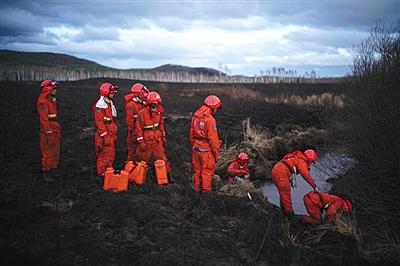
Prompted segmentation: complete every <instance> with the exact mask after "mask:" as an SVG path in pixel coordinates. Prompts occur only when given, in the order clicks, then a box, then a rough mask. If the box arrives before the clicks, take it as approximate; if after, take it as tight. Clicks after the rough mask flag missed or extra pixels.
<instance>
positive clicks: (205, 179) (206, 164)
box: [192, 150, 215, 192]
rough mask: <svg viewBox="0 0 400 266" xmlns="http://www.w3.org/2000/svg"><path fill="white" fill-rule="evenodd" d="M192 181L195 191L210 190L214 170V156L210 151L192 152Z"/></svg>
mask: <svg viewBox="0 0 400 266" xmlns="http://www.w3.org/2000/svg"><path fill="white" fill-rule="evenodd" d="M192 165H193V183H194V191H195V192H200V191H201V192H211V191H212V181H213V177H214V172H215V158H214V155H213V153H212V152H211V151H205V152H201V151H196V150H193V152H192Z"/></svg>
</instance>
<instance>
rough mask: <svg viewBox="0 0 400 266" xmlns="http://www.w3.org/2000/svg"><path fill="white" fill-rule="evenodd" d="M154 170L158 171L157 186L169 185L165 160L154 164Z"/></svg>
mask: <svg viewBox="0 0 400 266" xmlns="http://www.w3.org/2000/svg"><path fill="white" fill-rule="evenodd" d="M154 168H155V169H156V176H157V184H158V185H166V184H168V175H167V168H166V167H165V162H164V161H163V160H157V161H155V162H154Z"/></svg>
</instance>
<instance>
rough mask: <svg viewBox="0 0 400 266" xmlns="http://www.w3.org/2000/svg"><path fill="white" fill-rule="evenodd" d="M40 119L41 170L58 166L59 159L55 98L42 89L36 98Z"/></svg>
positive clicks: (58, 126) (59, 132)
mask: <svg viewBox="0 0 400 266" xmlns="http://www.w3.org/2000/svg"><path fill="white" fill-rule="evenodd" d="M37 111H38V114H39V120H40V150H41V153H42V171H50V170H51V169H56V168H58V163H59V161H60V142H61V126H60V123H59V122H58V113H57V105H56V98H55V97H53V96H51V95H50V90H44V91H42V93H41V94H40V95H39V97H38V99H37Z"/></svg>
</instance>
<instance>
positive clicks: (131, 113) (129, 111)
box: [124, 93, 142, 161]
mask: <svg viewBox="0 0 400 266" xmlns="http://www.w3.org/2000/svg"><path fill="white" fill-rule="evenodd" d="M124 98H125V121H126V125H127V127H128V133H127V135H126V147H127V151H128V156H127V159H126V160H127V161H137V160H138V158H137V156H136V149H137V146H138V143H137V140H136V138H137V134H136V131H135V120H136V117H137V114H138V112H139V110H140V109H141V108H142V104H141V100H140V99H139V98H138V97H136V96H135V95H134V94H133V93H129V94H127V95H125V97H124Z"/></svg>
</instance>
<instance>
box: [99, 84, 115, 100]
mask: <svg viewBox="0 0 400 266" xmlns="http://www.w3.org/2000/svg"><path fill="white" fill-rule="evenodd" d="M117 91H118V86H115V85H112V84H111V83H108V82H106V83H103V84H101V86H100V95H101V96H106V97H107V96H108V95H110V92H113V93H116V92H117Z"/></svg>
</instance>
